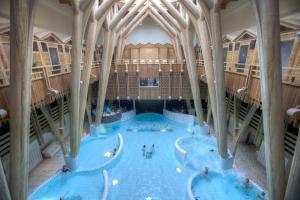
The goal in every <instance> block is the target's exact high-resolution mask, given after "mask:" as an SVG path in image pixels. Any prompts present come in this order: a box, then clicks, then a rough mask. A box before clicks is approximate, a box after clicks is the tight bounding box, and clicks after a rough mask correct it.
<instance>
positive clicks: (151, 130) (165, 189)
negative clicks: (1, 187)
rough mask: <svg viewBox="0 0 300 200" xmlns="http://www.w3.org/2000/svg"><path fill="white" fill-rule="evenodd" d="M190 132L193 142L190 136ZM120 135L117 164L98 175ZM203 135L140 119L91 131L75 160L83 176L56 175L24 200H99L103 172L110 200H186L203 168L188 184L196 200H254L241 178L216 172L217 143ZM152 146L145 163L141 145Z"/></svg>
mask: <svg viewBox="0 0 300 200" xmlns="http://www.w3.org/2000/svg"><path fill="white" fill-rule="evenodd" d="M193 130H194V131H195V132H197V134H196V136H192V135H191V132H192V131H193ZM119 133H120V134H121V135H122V137H123V142H124V146H123V149H122V152H121V154H120V157H119V159H118V161H117V163H116V164H115V165H114V166H110V167H107V168H105V167H104V168H101V169H100V168H99V169H97V167H100V166H102V165H103V164H104V163H106V162H107V161H108V160H110V159H112V158H111V157H106V156H105V154H106V153H107V152H110V151H112V150H113V149H114V148H115V147H116V146H117V145H118V136H117V134H119ZM204 134H205V129H204V128H201V127H199V126H198V125H197V126H195V127H186V126H184V125H180V124H178V123H175V122H172V121H169V120H167V119H166V118H164V117H163V116H161V115H157V114H142V115H138V116H136V117H135V118H134V119H132V120H129V121H126V122H117V123H114V124H110V125H104V126H103V125H102V126H98V127H92V128H91V136H89V137H87V138H85V139H83V141H82V142H81V150H80V155H79V157H78V160H79V166H78V171H85V172H78V171H77V172H72V173H68V174H62V173H58V175H57V176H55V177H53V178H52V179H51V180H50V181H48V182H47V183H45V184H44V185H42V186H41V187H40V188H38V190H37V191H36V192H34V193H33V194H32V196H31V197H30V198H29V199H30V200H34V199H44V200H52V199H53V200H54V199H56V200H57V199H59V197H62V196H64V197H65V200H66V199H70V200H71V199H74V200H76V199H87V200H94V199H95V200H96V199H101V196H102V192H103V188H104V180H103V176H102V170H103V169H106V170H107V171H108V177H109V191H108V192H109V196H108V199H110V200H185V199H188V196H187V182H188V179H189V177H191V176H192V175H193V174H194V173H196V172H199V171H200V170H201V171H202V170H203V168H204V167H206V166H208V167H209V168H210V172H209V174H208V175H203V176H202V175H200V176H198V177H197V178H196V179H195V180H194V181H193V186H192V191H193V194H194V195H195V196H199V197H200V198H199V199H201V200H202V199H203V200H209V199H211V200H214V199H216V200H220V199H224V200H226V199H232V200H242V199H253V200H256V197H257V195H258V194H259V190H258V188H257V187H255V186H254V185H251V187H250V189H247V190H246V189H245V188H244V187H243V179H242V177H241V176H239V175H238V174H237V173H236V172H235V171H234V170H227V171H223V170H221V168H220V158H219V156H218V153H217V148H216V143H215V141H214V140H213V139H212V138H210V137H207V136H205V135H204ZM180 137H182V140H180V142H179V146H180V147H181V148H182V149H184V150H186V151H187V152H188V157H187V160H186V161H185V162H184V163H181V162H179V161H178V159H177V158H176V153H175V146H174V143H175V141H176V140H177V139H178V138H180ZM153 144H154V146H155V152H154V153H153V154H152V157H151V158H146V157H145V156H143V151H142V149H143V145H146V152H147V151H150V149H151V146H152V145H153ZM89 169H93V170H92V171H89ZM86 170H87V171H86ZM226 191H230V193H229V192H226Z"/></svg>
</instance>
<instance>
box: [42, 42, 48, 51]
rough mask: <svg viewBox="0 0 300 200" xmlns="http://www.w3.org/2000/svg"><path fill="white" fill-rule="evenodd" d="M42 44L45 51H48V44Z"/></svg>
mask: <svg viewBox="0 0 300 200" xmlns="http://www.w3.org/2000/svg"><path fill="white" fill-rule="evenodd" d="M41 45H42V49H43V52H48V47H47V44H46V43H44V42H42V43H41Z"/></svg>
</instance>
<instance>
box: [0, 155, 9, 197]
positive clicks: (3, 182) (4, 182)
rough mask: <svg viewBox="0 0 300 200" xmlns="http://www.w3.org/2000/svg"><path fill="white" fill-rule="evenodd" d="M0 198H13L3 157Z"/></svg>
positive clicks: (0, 175) (0, 170) (0, 171)
mask: <svg viewBox="0 0 300 200" xmlns="http://www.w3.org/2000/svg"><path fill="white" fill-rule="evenodd" d="M0 199H3V200H11V197H10V192H9V188H8V184H7V180H6V176H5V173H4V169H3V165H2V160H1V157H0Z"/></svg>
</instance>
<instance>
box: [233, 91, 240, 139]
mask: <svg viewBox="0 0 300 200" xmlns="http://www.w3.org/2000/svg"><path fill="white" fill-rule="evenodd" d="M240 107H241V100H240V99H239V98H238V97H237V96H236V95H234V110H233V134H234V135H237V134H238V130H239V115H240Z"/></svg>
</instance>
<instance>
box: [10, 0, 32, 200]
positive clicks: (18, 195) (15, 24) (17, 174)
mask: <svg viewBox="0 0 300 200" xmlns="http://www.w3.org/2000/svg"><path fill="white" fill-rule="evenodd" d="M34 6H35V1H34V0H11V1H10V86H9V102H10V104H9V106H10V107H9V115H10V117H9V124H10V172H11V174H10V191H11V197H12V199H13V200H25V199H26V197H27V186H28V150H29V149H28V145H29V125H30V104H31V66H32V42H33V14H34Z"/></svg>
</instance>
